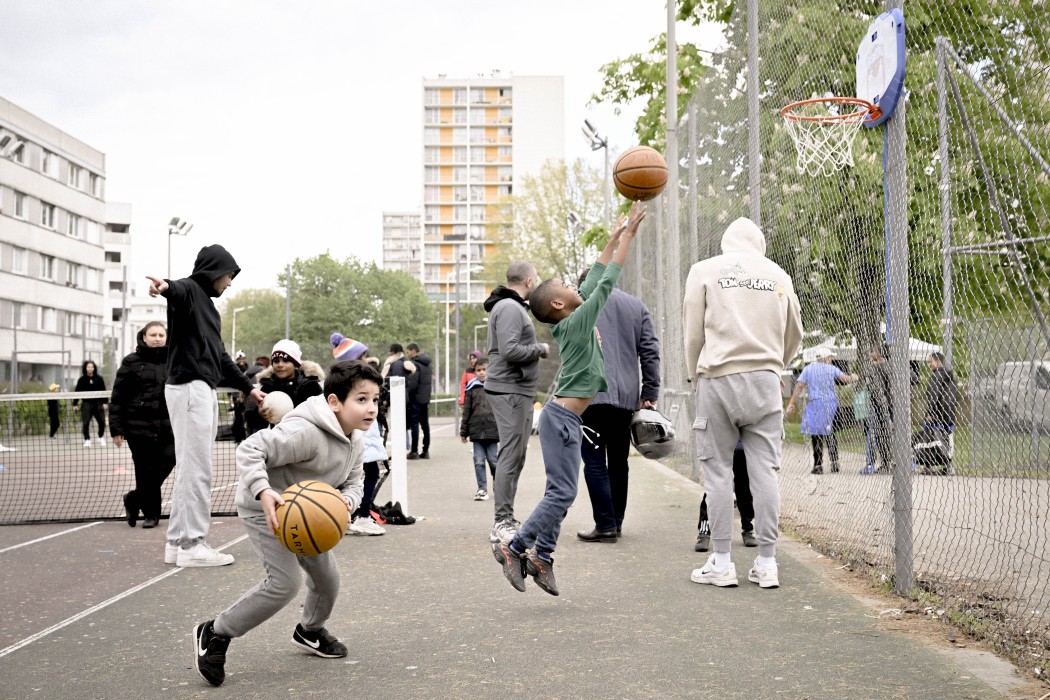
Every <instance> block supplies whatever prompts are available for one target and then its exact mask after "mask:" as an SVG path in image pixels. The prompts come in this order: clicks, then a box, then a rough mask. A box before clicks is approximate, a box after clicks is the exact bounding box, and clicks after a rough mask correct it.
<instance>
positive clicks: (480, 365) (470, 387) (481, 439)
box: [459, 357, 499, 501]
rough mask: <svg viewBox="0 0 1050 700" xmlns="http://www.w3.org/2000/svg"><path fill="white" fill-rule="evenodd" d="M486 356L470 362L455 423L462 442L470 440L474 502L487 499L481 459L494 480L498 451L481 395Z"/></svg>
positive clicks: (495, 431)
mask: <svg viewBox="0 0 1050 700" xmlns="http://www.w3.org/2000/svg"><path fill="white" fill-rule="evenodd" d="M488 367H489V358H487V357H481V358H478V360H477V362H476V363H475V364H474V376H473V377H472V378H471V379H470V381H469V382H467V387H466V392H465V393H464V397H463V418H462V420H461V421H460V424H459V437H460V439H461V440H462V441H463V442H466V441H467V438H470V441H471V442H473V443H474V476H475V478H476V479H477V482H478V490H477V492H475V494H474V500H475V501H487V500H489V489H488V480H487V479H486V477H485V461H486V460H488V463H489V471H490V472H491V474H492V480H493V481H495V480H496V457H497V454H498V452H499V449H498V448H499V428H498V426H497V425H496V415H495V414H494V413H493V412H492V406H490V405H489V399H488V396H486V394H485V377H486V376H487V373H488Z"/></svg>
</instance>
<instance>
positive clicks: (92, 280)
mask: <svg viewBox="0 0 1050 700" xmlns="http://www.w3.org/2000/svg"><path fill="white" fill-rule="evenodd" d="M84 286H85V287H87V289H88V291H90V292H98V291H101V289H99V287H100V286H101V284H100V283H99V274H98V270H96V269H94V268H92V267H89V268H87V269H86V270H85V271H84Z"/></svg>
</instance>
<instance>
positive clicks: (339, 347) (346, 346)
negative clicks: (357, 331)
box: [330, 333, 368, 360]
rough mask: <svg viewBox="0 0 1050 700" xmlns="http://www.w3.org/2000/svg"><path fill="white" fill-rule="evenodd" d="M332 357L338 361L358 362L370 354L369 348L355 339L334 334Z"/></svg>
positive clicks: (332, 338)
mask: <svg viewBox="0 0 1050 700" xmlns="http://www.w3.org/2000/svg"><path fill="white" fill-rule="evenodd" d="M330 340H331V341H332V357H334V358H335V359H336V360H357V359H360V358H361V356H362V355H364V354H365V353H366V352H368V346H367V345H365V344H364V343H362V342H359V341H357V340H354V339H353V338H345V337H343V334H342V333H333V334H332V337H331V338H330Z"/></svg>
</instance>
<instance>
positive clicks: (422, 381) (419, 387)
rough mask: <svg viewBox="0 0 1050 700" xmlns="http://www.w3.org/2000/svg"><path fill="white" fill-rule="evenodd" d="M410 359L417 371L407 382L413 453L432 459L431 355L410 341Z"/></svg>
mask: <svg viewBox="0 0 1050 700" xmlns="http://www.w3.org/2000/svg"><path fill="white" fill-rule="evenodd" d="M405 349H406V350H407V353H406V354H407V355H408V359H409V360H411V361H412V362H413V363H414V364H415V366H416V371H415V372H414V373H413V374H412V375H410V376H409V378H408V380H407V381H406V383H405V390H406V396H407V401H408V406H407V408H408V429H409V431H410V432H411V433H412V451H411V452H409V455H410V457H409V458H410V459H411V455H413V454H417V455H419V458H420V459H430V415H429V413H430V394H431V392H432V389H433V384H434V371H433V370H432V369H431V367H430V355H427V354H426V353H425V352H420V351H419V346H418V345H416V344H415V343H409V344H408V345H407V346H406V348H405ZM420 428H422V429H423V450H422V451H419V430H420Z"/></svg>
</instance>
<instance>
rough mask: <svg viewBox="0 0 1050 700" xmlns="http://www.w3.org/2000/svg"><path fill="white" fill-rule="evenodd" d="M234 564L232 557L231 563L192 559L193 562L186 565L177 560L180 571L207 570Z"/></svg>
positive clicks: (176, 563)
mask: <svg viewBox="0 0 1050 700" xmlns="http://www.w3.org/2000/svg"><path fill="white" fill-rule="evenodd" d="M232 563H233V558H232V557H231V558H230V560H229V561H215V560H208V561H201V560H199V559H191V560H189V561H187V562H185V563H184V562H181V561H179V560H178V559H176V560H175V566H177V567H179V568H180V569H207V568H211V567H216V566H229V565H230V564H232Z"/></svg>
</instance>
